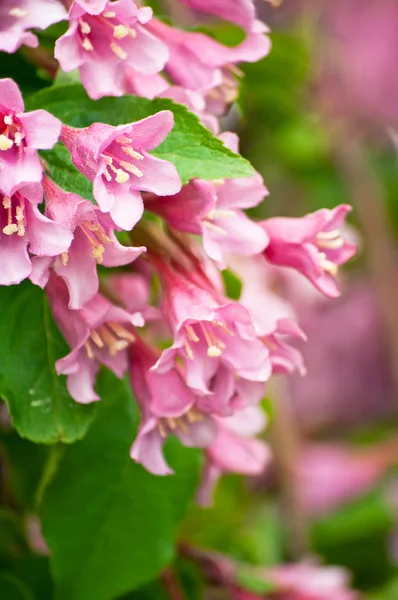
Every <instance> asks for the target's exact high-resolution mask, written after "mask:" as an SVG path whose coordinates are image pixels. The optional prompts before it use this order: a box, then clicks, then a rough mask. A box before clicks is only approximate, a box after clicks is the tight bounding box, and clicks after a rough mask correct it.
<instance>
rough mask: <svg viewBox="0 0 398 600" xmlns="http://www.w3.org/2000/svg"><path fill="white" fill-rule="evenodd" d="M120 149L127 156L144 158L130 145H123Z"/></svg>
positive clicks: (138, 158)
mask: <svg viewBox="0 0 398 600" xmlns="http://www.w3.org/2000/svg"><path fill="white" fill-rule="evenodd" d="M122 150H123V152H124V153H125V154H127V156H131V158H136V159H137V160H142V159H143V158H144V157H143V155H142V154H140V153H139V152H136V151H135V150H133V148H132V147H131V146H123V147H122Z"/></svg>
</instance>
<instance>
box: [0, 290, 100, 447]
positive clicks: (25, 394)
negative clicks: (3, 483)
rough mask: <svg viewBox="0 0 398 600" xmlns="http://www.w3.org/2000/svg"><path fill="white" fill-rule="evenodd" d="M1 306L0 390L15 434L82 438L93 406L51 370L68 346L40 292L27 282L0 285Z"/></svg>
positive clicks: (51, 438) (40, 438)
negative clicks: (77, 399)
mask: <svg viewBox="0 0 398 600" xmlns="http://www.w3.org/2000/svg"><path fill="white" fill-rule="evenodd" d="M0 311H1V317H2V318H1V321H0V339H1V344H0V395H1V397H2V398H4V399H5V400H6V402H7V404H8V408H9V411H10V414H11V418H12V421H13V423H14V425H15V427H16V429H17V431H18V433H19V434H20V435H21V436H22V437H26V438H28V439H30V440H31V441H33V442H39V443H54V442H57V441H59V440H61V441H63V442H74V441H75V440H77V439H80V438H82V437H83V436H84V434H85V433H86V431H87V428H88V426H89V424H90V422H91V420H92V416H93V407H92V406H82V405H79V404H77V403H76V402H74V401H73V400H72V398H71V397H70V396H69V394H68V393H67V391H66V387H65V377H59V376H58V375H57V374H56V372H55V368H54V363H55V361H56V360H57V359H58V358H60V357H62V356H65V355H66V354H67V353H68V351H69V350H68V347H67V345H66V343H65V342H64V340H63V338H62V336H61V334H60V333H59V331H58V329H57V327H56V325H55V323H54V321H53V319H52V316H51V313H50V309H49V307H48V304H47V301H46V297H45V294H44V293H43V292H42V290H40V289H39V288H38V287H35V286H33V285H31V284H30V283H29V282H25V283H23V284H20V285H18V286H10V287H4V286H3V287H0Z"/></svg>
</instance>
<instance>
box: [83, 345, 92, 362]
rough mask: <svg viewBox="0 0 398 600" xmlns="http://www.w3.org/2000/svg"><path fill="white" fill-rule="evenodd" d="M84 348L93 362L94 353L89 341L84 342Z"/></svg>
mask: <svg viewBox="0 0 398 600" xmlns="http://www.w3.org/2000/svg"><path fill="white" fill-rule="evenodd" d="M84 347H85V349H86V352H87V356H88V357H89V359H90V360H93V358H94V352H93V350H92V348H91V345H90V342H89V341H88V340H87V341H85V342H84Z"/></svg>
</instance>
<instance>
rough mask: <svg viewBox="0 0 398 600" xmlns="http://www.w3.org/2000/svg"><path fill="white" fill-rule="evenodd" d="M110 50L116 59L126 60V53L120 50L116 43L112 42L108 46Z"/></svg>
mask: <svg viewBox="0 0 398 600" xmlns="http://www.w3.org/2000/svg"><path fill="white" fill-rule="evenodd" d="M110 48H111V50H112V52H113V54H116V56H117V57H118V58H120V60H126V58H127V52H125V51H124V50H123V48H121V47H120V46H119V45H118V44H116V42H112V43H111V44H110Z"/></svg>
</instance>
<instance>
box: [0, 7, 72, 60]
mask: <svg viewBox="0 0 398 600" xmlns="http://www.w3.org/2000/svg"><path fill="white" fill-rule="evenodd" d="M66 17H67V12H66V10H65V8H64V6H63V5H62V2H54V0H1V3H0V50H1V51H2V52H9V53H12V52H15V51H16V50H18V48H19V47H20V46H22V44H24V45H25V46H30V47H31V48H36V47H37V46H38V45H39V42H38V39H37V37H36V36H35V35H34V34H33V33H32V32H31V31H28V30H29V29H46V28H47V27H49V26H50V25H52V24H53V23H58V21H62V20H63V19H66Z"/></svg>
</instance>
